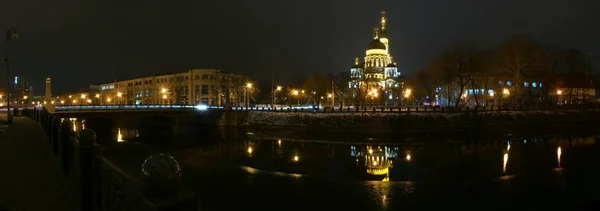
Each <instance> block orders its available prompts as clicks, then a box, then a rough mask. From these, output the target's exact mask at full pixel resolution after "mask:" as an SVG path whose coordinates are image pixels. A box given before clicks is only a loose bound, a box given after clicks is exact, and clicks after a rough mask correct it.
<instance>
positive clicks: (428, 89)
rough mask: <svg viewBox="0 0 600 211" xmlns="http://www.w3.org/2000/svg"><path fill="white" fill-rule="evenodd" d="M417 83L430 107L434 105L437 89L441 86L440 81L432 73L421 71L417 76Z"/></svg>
mask: <svg viewBox="0 0 600 211" xmlns="http://www.w3.org/2000/svg"><path fill="white" fill-rule="evenodd" d="M416 83H417V84H419V85H420V88H421V89H422V90H423V91H424V92H425V94H426V98H427V99H428V102H429V105H432V102H433V100H434V99H435V89H436V88H437V87H438V85H439V84H440V79H439V78H436V77H435V76H433V75H431V73H430V71H427V70H420V71H419V72H418V73H417V75H416Z"/></svg>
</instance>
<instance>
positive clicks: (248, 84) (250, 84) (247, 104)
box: [244, 83, 252, 109]
mask: <svg viewBox="0 0 600 211" xmlns="http://www.w3.org/2000/svg"><path fill="white" fill-rule="evenodd" d="M248 89H252V83H247V84H246V86H245V87H244V98H246V99H244V102H245V103H246V109H248V106H250V102H248V101H250V96H249V95H248Z"/></svg>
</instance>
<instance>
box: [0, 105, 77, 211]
mask: <svg viewBox="0 0 600 211" xmlns="http://www.w3.org/2000/svg"><path fill="white" fill-rule="evenodd" d="M0 118H2V117H0ZM5 122H6V121H5V120H3V119H2V120H0V125H2V126H0V130H2V129H1V127H3V125H5ZM0 134H1V135H0V210H3V208H4V209H6V210H11V211H20V210H35V211H38V210H49V211H52V210H61V211H62V210H67V209H66V206H67V199H66V197H65V195H66V194H65V191H64V190H63V187H64V186H63V182H62V181H63V178H62V176H61V173H60V169H59V165H58V158H57V157H56V156H54V155H53V154H52V152H51V151H50V144H49V143H48V142H47V141H46V138H45V136H44V132H43V131H42V128H41V126H40V125H39V124H38V123H36V122H34V121H32V120H30V119H26V118H24V117H16V118H14V120H13V125H12V126H10V127H8V128H7V129H6V130H5V132H4V134H2V132H0Z"/></svg>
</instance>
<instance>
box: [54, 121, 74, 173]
mask: <svg viewBox="0 0 600 211" xmlns="http://www.w3.org/2000/svg"><path fill="white" fill-rule="evenodd" d="M59 134H60V139H59V141H58V142H59V144H58V145H59V151H60V165H61V170H62V172H63V173H65V174H68V173H69V170H70V168H69V167H70V166H71V163H70V162H73V160H72V159H71V158H72V157H71V155H72V153H71V150H70V149H71V148H70V146H71V144H70V141H71V140H70V139H71V124H70V122H69V119H67V118H65V119H64V120H63V121H62V124H60V133H59Z"/></svg>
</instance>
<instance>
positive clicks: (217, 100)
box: [61, 69, 249, 106]
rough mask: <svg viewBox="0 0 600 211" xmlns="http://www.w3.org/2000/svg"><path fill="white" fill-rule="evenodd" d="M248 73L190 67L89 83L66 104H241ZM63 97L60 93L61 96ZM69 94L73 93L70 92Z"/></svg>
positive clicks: (66, 101)
mask: <svg viewBox="0 0 600 211" xmlns="http://www.w3.org/2000/svg"><path fill="white" fill-rule="evenodd" d="M248 79H249V78H248V77H247V76H244V75H240V74H233V73H227V72H223V71H220V70H219V69H191V70H188V71H186V72H180V73H167V74H161V75H153V76H148V77H141V78H134V79H129V80H118V81H114V82H110V83H103V84H97V85H90V89H89V91H83V92H82V93H81V94H79V95H78V96H77V98H80V99H79V101H77V99H75V100H73V99H67V100H61V102H63V101H64V102H65V103H67V104H69V103H71V104H73V102H75V103H74V104H81V103H83V104H85V103H88V104H95V105H110V104H120V105H150V104H154V105H170V104H178V105H198V104H204V105H214V106H225V105H242V104H243V96H244V89H245V88H244V85H245V84H246V83H247V81H248ZM63 98H64V97H63ZM71 98H73V96H71Z"/></svg>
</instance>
